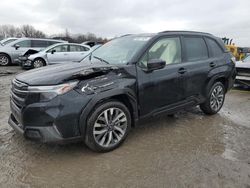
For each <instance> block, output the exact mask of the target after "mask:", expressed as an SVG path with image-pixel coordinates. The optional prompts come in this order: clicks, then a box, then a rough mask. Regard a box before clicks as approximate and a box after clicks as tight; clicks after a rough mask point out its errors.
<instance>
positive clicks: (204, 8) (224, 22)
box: [0, 0, 250, 46]
mask: <svg viewBox="0 0 250 188" xmlns="http://www.w3.org/2000/svg"><path fill="white" fill-rule="evenodd" d="M2 24H11V25H15V26H19V25H23V24H30V25H33V26H34V27H35V28H36V29H39V30H41V31H43V32H45V33H46V34H49V35H53V34H57V33H63V32H65V30H66V29H67V30H68V31H69V32H70V33H74V34H77V33H87V32H91V33H94V34H96V35H97V36H101V37H107V38H112V37H116V36H120V35H124V34H128V33H129V34H132V33H152V32H160V31H164V30H193V31H203V32H209V33H212V34H214V35H216V36H218V37H225V36H226V37H228V38H233V39H234V43H235V44H236V45H238V46H250V0H240V1H235V0H209V1H208V0H206V1H204V0H1V11H0V25H2Z"/></svg>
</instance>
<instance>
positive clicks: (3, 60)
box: [0, 54, 11, 66]
mask: <svg viewBox="0 0 250 188" xmlns="http://www.w3.org/2000/svg"><path fill="white" fill-rule="evenodd" d="M10 64H11V59H10V57H9V56H8V55H6V54H0V65H1V66H7V65H10Z"/></svg>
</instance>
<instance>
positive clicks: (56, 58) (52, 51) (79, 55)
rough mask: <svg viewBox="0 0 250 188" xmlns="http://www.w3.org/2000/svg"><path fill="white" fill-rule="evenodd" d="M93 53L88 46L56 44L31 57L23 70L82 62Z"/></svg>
mask: <svg viewBox="0 0 250 188" xmlns="http://www.w3.org/2000/svg"><path fill="white" fill-rule="evenodd" d="M91 51H92V50H91V48H90V47H89V46H87V45H81V44H74V43H61V44H55V45H52V46H49V47H47V48H45V49H43V50H41V51H40V52H38V53H36V54H33V55H30V56H29V57H28V59H27V60H26V61H24V62H22V64H21V66H22V67H23V68H39V67H42V66H46V65H52V64H59V63H66V62H74V61H80V60H81V59H83V58H84V57H86V56H87V55H88V54H89V53H90V52H91Z"/></svg>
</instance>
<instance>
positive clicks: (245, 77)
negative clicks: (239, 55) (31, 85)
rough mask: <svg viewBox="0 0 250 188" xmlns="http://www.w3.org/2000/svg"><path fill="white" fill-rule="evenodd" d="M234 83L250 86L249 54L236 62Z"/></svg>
mask: <svg viewBox="0 0 250 188" xmlns="http://www.w3.org/2000/svg"><path fill="white" fill-rule="evenodd" d="M236 71H237V76H236V83H238V84H243V85H246V86H250V55H249V56H247V57H246V58H245V59H243V60H242V61H237V62H236Z"/></svg>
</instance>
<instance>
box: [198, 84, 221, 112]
mask: <svg viewBox="0 0 250 188" xmlns="http://www.w3.org/2000/svg"><path fill="white" fill-rule="evenodd" d="M224 100H225V87H224V85H223V84H222V83H221V82H216V83H215V84H214V85H213V86H212V87H211V89H210V91H209V94H208V98H207V100H206V102H205V103H203V104H201V105H200V108H201V110H202V111H203V112H204V113H205V114H209V115H213V114H216V113H217V112H219V111H220V109H221V108H222V106H223V104H224Z"/></svg>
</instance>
